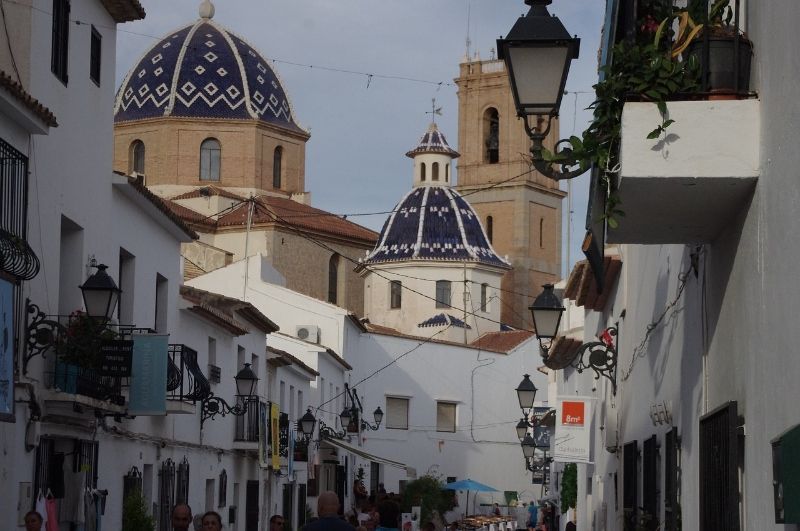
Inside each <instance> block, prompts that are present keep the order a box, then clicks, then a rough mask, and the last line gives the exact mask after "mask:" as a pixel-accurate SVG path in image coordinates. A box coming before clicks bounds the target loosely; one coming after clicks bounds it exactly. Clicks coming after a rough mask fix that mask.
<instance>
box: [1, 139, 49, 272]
mask: <svg viewBox="0 0 800 531" xmlns="http://www.w3.org/2000/svg"><path fill="white" fill-rule="evenodd" d="M27 221H28V157H26V156H25V155H24V154H22V152H20V151H18V150H17V149H15V148H14V147H13V146H12V145H11V144H9V143H8V142H6V141H4V140H3V139H0V271H4V272H6V273H8V274H10V275H13V276H15V277H17V278H18V279H20V280H30V279H32V278H33V277H35V276H36V275H37V274H38V273H39V267H40V264H39V258H38V257H37V256H36V254H35V253H34V252H33V250H32V249H31V248H30V245H28V242H27V239H28V231H27Z"/></svg>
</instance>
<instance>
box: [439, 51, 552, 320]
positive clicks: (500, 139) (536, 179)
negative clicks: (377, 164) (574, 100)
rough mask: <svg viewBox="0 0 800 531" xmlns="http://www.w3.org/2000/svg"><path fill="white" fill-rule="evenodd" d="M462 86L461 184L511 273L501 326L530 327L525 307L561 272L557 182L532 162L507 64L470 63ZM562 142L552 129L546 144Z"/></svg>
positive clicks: (505, 279) (504, 292) (503, 299)
mask: <svg viewBox="0 0 800 531" xmlns="http://www.w3.org/2000/svg"><path fill="white" fill-rule="evenodd" d="M455 82H456V84H457V85H458V151H459V152H460V153H461V158H460V159H459V162H458V186H457V187H456V189H457V190H458V191H459V192H460V193H461V194H465V195H466V194H469V201H470V203H471V204H472V206H473V207H474V209H475V211H476V212H477V213H478V215H479V216H480V218H481V223H482V224H483V226H484V228H485V229H486V233H487V235H488V237H489V239H490V242H491V244H492V246H493V247H494V249H495V250H496V251H497V253H498V254H500V255H501V256H502V255H506V256H508V259H509V261H510V262H511V265H512V266H513V267H514V269H513V270H512V271H509V272H508V273H506V274H505V276H504V277H503V280H502V285H501V290H502V291H501V292H500V296H501V302H502V311H501V320H502V321H503V323H506V324H508V325H511V326H513V327H524V328H528V329H531V328H532V326H533V323H532V319H531V315H530V312H529V311H528V306H529V305H530V303H531V302H532V301H533V299H534V298H535V297H536V295H537V294H538V293H539V292H540V291H541V286H542V284H545V283H555V282H557V281H558V279H559V277H560V274H561V200H562V199H563V198H564V197H565V196H566V193H565V192H563V191H561V190H560V189H559V187H558V183H557V182H556V181H553V180H552V179H549V178H547V177H544V176H543V175H541V174H539V173H538V172H536V171H535V170H534V169H533V168H532V166H531V164H530V145H531V141H530V139H529V138H528V135H527V134H526V133H525V127H524V125H523V123H522V121H521V120H519V119H518V118H517V116H516V111H515V108H514V99H513V97H512V94H511V87H510V84H509V80H508V73H507V72H506V69H505V64H504V63H503V61H500V60H489V61H481V60H480V59H475V60H466V62H464V63H462V64H461V65H460V71H459V77H458V78H456V80H455ZM556 138H558V124H557V123H554V124H553V127H552V129H551V132H550V136H549V138H548V139H547V141H546V142H545V145H546V146H548V147H550V148H551V149H552V146H553V142H554V139H556Z"/></svg>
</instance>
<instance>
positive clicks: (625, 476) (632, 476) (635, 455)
mask: <svg viewBox="0 0 800 531" xmlns="http://www.w3.org/2000/svg"><path fill="white" fill-rule="evenodd" d="M638 464H639V445H638V443H637V441H632V442H629V443H627V444H626V445H625V446H623V447H622V512H623V518H624V521H623V529H624V530H625V531H636V528H637V525H636V519H637V517H638V515H639V512H638V507H639V506H638V501H639V497H638V489H639V484H638V468H639V467H638Z"/></svg>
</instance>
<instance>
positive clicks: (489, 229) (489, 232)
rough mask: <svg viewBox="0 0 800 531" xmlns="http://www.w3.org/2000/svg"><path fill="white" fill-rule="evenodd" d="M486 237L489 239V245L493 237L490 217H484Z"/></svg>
mask: <svg viewBox="0 0 800 531" xmlns="http://www.w3.org/2000/svg"><path fill="white" fill-rule="evenodd" d="M486 237H487V238H489V243H492V239H493V237H494V219H493V218H492V216H487V217H486Z"/></svg>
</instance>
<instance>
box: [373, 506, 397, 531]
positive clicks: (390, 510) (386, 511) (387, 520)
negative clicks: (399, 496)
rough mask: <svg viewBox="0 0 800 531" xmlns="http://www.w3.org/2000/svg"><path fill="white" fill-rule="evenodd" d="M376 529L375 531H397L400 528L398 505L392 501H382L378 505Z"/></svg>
mask: <svg viewBox="0 0 800 531" xmlns="http://www.w3.org/2000/svg"><path fill="white" fill-rule="evenodd" d="M378 514H379V515H380V517H379V518H378V527H377V528H376V529H375V531H398V528H399V526H400V505H398V504H397V502H395V501H392V500H383V501H382V502H381V503H380V505H378Z"/></svg>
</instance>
